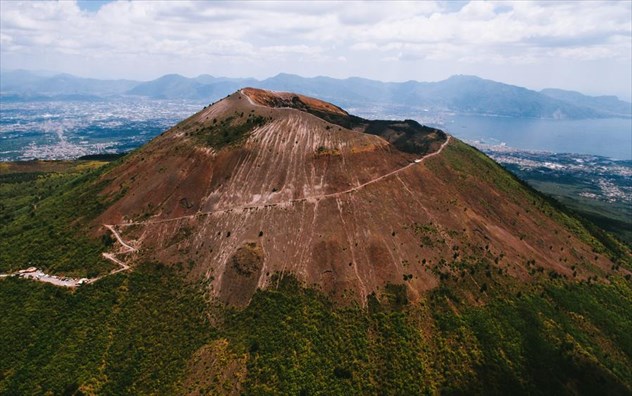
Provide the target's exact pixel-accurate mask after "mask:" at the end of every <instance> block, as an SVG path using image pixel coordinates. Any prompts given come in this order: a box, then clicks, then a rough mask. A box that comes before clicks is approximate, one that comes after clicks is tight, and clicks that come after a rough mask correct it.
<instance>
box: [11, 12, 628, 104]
mask: <svg viewBox="0 0 632 396" xmlns="http://www.w3.org/2000/svg"><path fill="white" fill-rule="evenodd" d="M0 68H2V69H3V70H12V69H27V70H49V71H55V72H66V73H71V74H75V75H78V76H84V77H95V78H129V79H135V80H151V79H154V78H157V77H159V76H161V75H164V74H169V73H178V74H182V75H185V76H189V77H193V76H197V75H199V74H211V75H213V76H227V77H255V78H259V79H262V78H267V77H271V76H274V75H276V74H278V73H281V72H283V73H293V74H299V75H301V76H305V77H311V76H317V75H324V76H330V77H335V78H346V77H352V76H357V77H365V78H370V79H375V80H381V81H407V80H417V81H439V80H443V79H445V78H448V77H449V76H451V75H454V74H469V75H477V76H480V77H483V78H488V79H492V80H496V81H501V82H505V83H509V84H515V85H520V86H525V87H528V88H531V89H542V88H547V87H555V88H563V89H572V90H577V91H580V92H584V93H587V94H593V95H602V94H608V95H617V96H619V97H621V98H623V99H626V100H630V98H631V96H632V1H630V0H625V1H605V2H590V1H573V2H551V1H544V2H528V1H515V2H512V1H503V2H491V1H489V2H483V1H471V2H467V1H418V2H405V1H391V2H376V1H371V2H363V1H353V2H352V1H348V2H316V1H310V2H293V1H281V2H268V1H249V2H230V1H215V2H205V1H150V0H146V1H127V0H126V1H118V0H117V1H90V0H80V1H70V0H68V1H28V2H19V1H8V0H3V1H0Z"/></svg>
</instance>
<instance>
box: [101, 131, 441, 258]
mask: <svg viewBox="0 0 632 396" xmlns="http://www.w3.org/2000/svg"><path fill="white" fill-rule="evenodd" d="M450 138H451V136H450V135H448V137H447V139H446V140H445V142H443V143H442V144H441V147H439V149H438V150H437V151H434V152H432V153H429V154H426V155H425V156H423V157H421V158H419V159H417V160H415V161H414V162H411V163H410V164H408V165H406V166H403V167H401V168H399V169H395V170H394V171H392V172H389V173H386V174H384V175H382V176H379V177H376V178H375V179H372V180H369V181H368V182H366V183H363V184H360V185H358V186H355V187H352V188H350V189H348V190H344V191H338V192H335V193H329V194H321V195H312V196H310V197H304V198H296V199H290V200H288V201H281V202H276V203H273V204H270V203H263V204H257V205H244V206H233V207H231V208H226V209H219V210H212V211H208V212H197V213H194V214H192V215H186V216H178V217H172V218H169V219H162V220H145V221H137V222H129V223H119V224H117V226H120V227H125V226H132V225H147V224H161V223H168V222H171V221H178V220H184V219H192V218H195V217H199V216H208V215H211V214H218V213H227V212H232V211H235V210H251V209H260V208H264V207H270V206H277V205H284V204H290V203H298V202H306V201H308V202H313V201H320V200H321V199H327V198H337V197H340V196H342V195H344V194H351V193H354V192H356V191H358V190H360V189H362V188H364V187H366V186H369V185H371V184H374V183H377V182H379V181H382V180H384V179H386V178H388V177H391V176H393V175H396V174H398V173H400V172H403V171H405V170H406V169H408V168H410V167H413V166H415V165H419V164H421V163H422V162H423V161H424V160H426V159H428V158H431V157H433V156H435V155H438V154H440V153H441V152H442V151H443V149H444V148H445V146H447V144H448V143H449V142H450ZM106 227H108V228H109V229H110V230H111V231H113V233H114V235H115V236H116V238H117V239H118V240H119V242H121V244H123V246H126V247H128V248H129V249H133V248H132V247H131V246H128V245H125V244H124V242H123V240H122V239H121V238H120V236H119V235H118V233H116V231H114V229H113V228H112V226H109V225H106Z"/></svg>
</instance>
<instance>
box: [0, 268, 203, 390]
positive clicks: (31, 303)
mask: <svg viewBox="0 0 632 396" xmlns="http://www.w3.org/2000/svg"><path fill="white" fill-rule="evenodd" d="M200 296H201V293H199V292H196V290H195V289H193V288H189V287H186V286H185V285H184V284H183V282H182V280H181V279H180V278H179V277H178V276H176V275H175V274H174V273H173V272H172V271H171V270H169V269H167V268H165V267H164V266H161V265H156V264H144V265H142V266H139V267H137V268H136V270H135V271H134V272H132V273H131V274H118V275H116V276H111V277H107V278H105V279H103V280H101V281H99V282H97V283H95V284H92V285H88V286H82V287H81V288H79V289H78V290H77V291H76V292H75V293H72V292H70V291H68V290H66V289H61V288H57V287H54V286H51V285H46V284H41V283H37V282H32V281H27V280H22V279H16V278H10V279H5V280H2V281H0V312H2V315H0V394H4V395H27V394H28V395H30V394H55V395H62V394H68V395H71V394H74V395H78V394H94V393H97V394H104V395H123V394H165V395H167V394H175V393H177V392H175V389H176V388H177V386H179V385H178V381H179V380H180V379H181V377H182V375H183V373H184V370H185V367H186V361H187V359H188V358H189V357H190V356H191V354H192V353H193V352H194V351H195V350H196V349H197V348H199V347H200V346H202V345H203V344H204V342H205V341H206V340H207V339H208V338H209V337H210V335H211V333H209V332H208V329H209V326H208V324H207V319H206V316H205V314H204V311H205V303H204V301H203V299H202V298H201V297H200ZM80 392H81V393H80Z"/></svg>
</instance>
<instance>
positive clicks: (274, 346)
mask: <svg viewBox="0 0 632 396" xmlns="http://www.w3.org/2000/svg"><path fill="white" fill-rule="evenodd" d="M480 276H481V277H483V276H485V275H483V274H482V273H481V274H480ZM275 282H276V280H275ZM450 282H452V281H451V280H448V281H447V282H446V283H445V284H444V285H443V286H442V287H440V288H438V289H436V290H435V291H434V292H431V293H430V294H429V295H428V297H427V298H426V299H424V300H422V301H420V302H417V303H412V302H409V301H408V300H407V299H406V298H402V293H401V292H402V291H405V287H404V286H396V285H393V286H389V288H387V290H385V294H383V295H381V296H380V297H379V299H378V297H376V296H375V295H373V296H370V298H369V309H365V308H362V307H359V306H348V307H336V306H334V305H333V304H332V303H331V301H330V300H329V299H328V298H327V297H326V296H324V295H323V294H321V293H320V292H318V291H315V290H313V289H305V288H303V287H301V285H300V284H299V283H298V282H297V281H296V280H295V279H293V278H292V277H288V276H285V277H284V278H283V279H279V284H278V288H276V289H274V288H273V289H269V290H267V291H258V292H257V293H256V294H255V296H254V298H253V300H252V302H251V303H250V305H249V306H248V307H246V308H245V309H233V308H222V307H218V306H210V305H207V304H206V303H205V302H204V301H203V299H202V298H201V296H202V292H201V290H200V289H198V288H197V287H195V286H193V285H186V284H184V283H183V282H182V281H181V280H180V277H179V275H178V274H175V273H173V272H172V270H170V269H168V268H166V267H163V266H161V265H156V264H144V265H142V266H140V267H138V268H137V269H136V270H135V271H134V272H132V273H131V274H129V275H126V274H119V275H117V276H113V277H109V278H106V279H105V280H103V281H101V282H98V283H96V284H94V285H89V286H85V287H82V288H80V289H79V290H78V291H77V292H76V293H74V294H73V293H70V292H68V291H65V290H62V289H58V288H54V287H52V286H48V285H43V284H37V283H34V282H29V281H25V280H20V279H7V280H4V281H1V282H0V309H1V310H2V312H5V313H6V314H5V315H3V316H2V317H1V318H0V329H2V330H1V331H0V393H4V394H32V393H46V392H50V393H53V394H63V393H64V392H66V393H67V394H73V392H74V391H76V390H79V391H81V392H83V393H99V394H175V393H182V392H183V391H184V390H187V391H191V390H193V389H197V390H200V391H202V393H207V394H218V393H223V392H225V391H226V389H229V388H230V389H234V388H236V387H239V386H240V387H241V392H242V393H243V394H247V395H250V394H253V395H255V394H322V393H323V392H325V393H327V394H424V393H433V392H441V393H448V394H463V393H465V394H507V393H515V394H551V393H553V394H571V393H578V394H594V393H596V392H599V391H601V392H604V393H605V394H629V392H630V391H632V364H631V363H632V335H631V334H630V332H629V329H630V328H632V312H631V311H630V310H629V309H628V307H629V306H630V305H631V304H632V285H631V284H630V282H627V281H625V280H622V279H620V278H617V279H613V280H612V283H611V284H609V285H605V284H587V283H581V284H568V283H564V282H559V281H547V282H541V283H539V284H536V285H530V286H526V287H525V286H523V285H519V284H514V285H512V286H511V287H515V288H518V290H519V292H518V293H516V292H515V290H513V291H512V289H511V288H508V287H507V286H506V285H505V286H503V285H502V283H500V284H499V283H498V282H495V281H493V280H492V281H489V289H488V290H486V291H483V292H479V291H478V290H477V291H476V293H477V294H480V296H481V300H480V301H481V302H483V303H482V304H478V305H472V304H470V303H468V302H467V301H466V299H465V296H466V295H467V294H468V292H467V290H469V289H468V288H467V287H466V288H463V289H462V290H460V291H459V289H458V288H455V287H453V284H451V283H450ZM501 295H502V296H504V298H500V296H501ZM404 296H405V293H404ZM210 314H212V315H210ZM208 317H214V318H219V320H218V319H216V320H215V321H214V322H209V320H208V319H207V318H208ZM33 323H37V325H35V326H34V325H33ZM212 323H215V324H212ZM205 354H206V356H209V355H210V358H208V360H209V361H210V363H207V364H203V362H204V360H203V359H202V363H200V362H198V365H199V367H198V370H197V371H196V370H191V369H190V367H191V363H187V362H190V361H191V359H192V357H193V356H197V358H198V359H200V356H202V357H203V356H204V355H205ZM242 357H243V358H242ZM217 359H221V361H222V362H224V363H222V364H221V365H220V364H218V363H213V362H215V361H216V360H217ZM211 366H212V367H214V369H213V370H214V371H213V372H212V373H211V372H209V371H208V370H209V367H211ZM187 367H189V369H188V368H187ZM205 367H206V369H205ZM224 367H232V370H234V371H235V372H238V373H241V375H235V376H234V377H231V376H222V372H221V371H222V370H223V369H224ZM205 370H206V371H205ZM192 375H197V376H198V377H197V379H196V377H193V378H191V376H192ZM211 375H212V381H211V380H209V379H208V378H211V377H209V376H211ZM231 381H232V382H231ZM236 381H238V382H241V384H238V383H236ZM196 384H197V385H196ZM201 384H204V386H202V385H201ZM76 394H78V393H76Z"/></svg>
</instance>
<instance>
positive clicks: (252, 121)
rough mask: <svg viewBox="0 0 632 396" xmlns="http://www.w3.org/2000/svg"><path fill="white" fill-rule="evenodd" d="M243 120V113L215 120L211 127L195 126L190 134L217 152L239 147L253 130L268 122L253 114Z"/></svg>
mask: <svg viewBox="0 0 632 396" xmlns="http://www.w3.org/2000/svg"><path fill="white" fill-rule="evenodd" d="M243 118H244V117H243V113H241V114H236V115H234V116H230V117H227V118H225V119H223V120H217V119H214V120H213V122H212V123H211V124H209V125H198V126H195V125H194V126H193V128H194V129H193V130H192V132H190V133H191V134H192V135H193V136H195V137H196V138H197V139H198V140H200V141H201V142H202V143H204V144H206V145H208V146H210V147H213V148H214V149H216V150H221V149H222V148H224V147H228V146H235V145H239V144H241V143H243V142H244V141H245V140H246V139H247V138H248V136H249V135H250V132H252V130H253V129H255V128H257V127H260V126H263V125H264V124H265V123H266V122H267V120H266V118H265V117H262V116H259V115H255V114H252V113H250V114H248V116H247V117H245V120H244V119H243Z"/></svg>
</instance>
